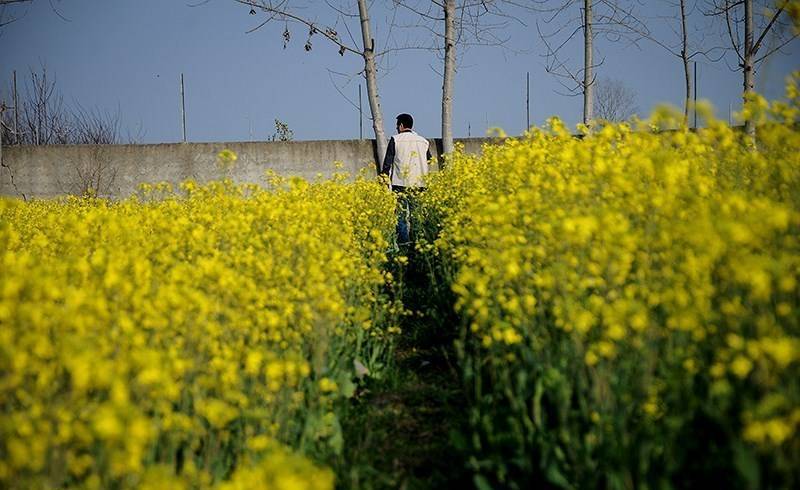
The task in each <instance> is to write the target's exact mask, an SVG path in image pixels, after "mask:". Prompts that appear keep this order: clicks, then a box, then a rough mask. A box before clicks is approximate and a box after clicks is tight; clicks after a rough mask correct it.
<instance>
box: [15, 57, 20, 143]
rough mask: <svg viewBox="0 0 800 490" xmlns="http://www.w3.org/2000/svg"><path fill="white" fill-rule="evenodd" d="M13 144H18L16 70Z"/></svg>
mask: <svg viewBox="0 0 800 490" xmlns="http://www.w3.org/2000/svg"><path fill="white" fill-rule="evenodd" d="M14 144H15V145H18V144H19V100H18V99H17V70H14Z"/></svg>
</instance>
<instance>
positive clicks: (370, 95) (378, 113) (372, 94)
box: [358, 0, 387, 168]
mask: <svg viewBox="0 0 800 490" xmlns="http://www.w3.org/2000/svg"><path fill="white" fill-rule="evenodd" d="M358 15H359V17H360V18H361V37H362V38H363V40H364V77H365V78H366V81H367V100H368V101H369V108H370V111H371V112H372V129H373V130H374V131H375V141H376V143H377V147H378V168H380V167H381V166H382V165H383V158H384V157H385V156H386V146H387V142H386V133H385V132H384V129H383V111H382V110H381V99H380V96H379V95H378V77H377V69H376V67H375V40H374V39H373V38H372V31H371V30H370V27H369V12H368V11H367V2H366V0H358Z"/></svg>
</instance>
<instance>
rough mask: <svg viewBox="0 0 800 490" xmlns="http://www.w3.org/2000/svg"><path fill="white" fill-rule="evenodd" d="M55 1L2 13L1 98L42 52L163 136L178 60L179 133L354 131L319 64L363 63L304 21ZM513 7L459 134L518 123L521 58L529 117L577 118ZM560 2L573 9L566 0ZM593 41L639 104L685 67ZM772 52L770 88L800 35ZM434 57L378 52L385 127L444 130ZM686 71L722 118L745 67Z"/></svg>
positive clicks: (332, 67) (569, 49) (159, 2)
mask: <svg viewBox="0 0 800 490" xmlns="http://www.w3.org/2000/svg"><path fill="white" fill-rule="evenodd" d="M52 2H53V4H54V5H55V6H56V7H57V8H58V12H59V13H60V16H59V15H57V14H56V13H54V12H53V11H52V9H51V7H50V3H48V1H46V0H34V2H33V3H32V4H30V5H29V6H24V7H17V8H16V9H15V10H14V11H10V10H9V12H7V13H13V14H17V15H20V14H24V15H23V16H22V18H20V19H19V20H18V21H17V22H14V23H12V24H9V25H7V26H5V27H3V28H2V30H0V53H2V54H1V55H0V81H2V84H1V85H2V89H0V98H5V99H6V100H8V98H9V93H10V90H9V87H10V80H11V73H12V70H17V76H18V80H19V82H20V83H21V82H22V80H23V79H24V78H25V77H26V73H27V72H28V70H29V69H30V68H34V69H35V68H37V67H39V66H41V65H42V64H44V65H46V67H47V70H48V73H50V74H51V75H55V77H56V80H57V86H58V89H59V91H60V93H61V94H62V95H63V97H64V101H65V103H67V104H75V103H80V104H81V105H82V106H84V107H89V108H96V109H99V110H102V111H116V110H117V109H118V110H119V112H120V114H121V119H122V120H121V123H122V132H123V138H124V137H125V136H126V133H128V132H130V133H131V134H135V133H141V136H142V137H141V138H140V140H141V141H143V142H150V143H162V142H174V141H179V140H180V138H181V124H180V91H179V80H180V74H181V73H184V76H185V80H186V112H187V132H188V139H189V140H190V141H246V140H251V139H253V140H263V139H266V138H267V137H268V136H269V135H271V134H272V133H273V132H274V123H273V121H274V119H275V118H279V119H281V120H283V121H285V122H287V123H288V124H289V127H290V128H291V129H292V130H293V131H294V135H295V139H299V140H313V139H349V138H358V134H359V133H358V111H357V109H355V108H354V107H353V106H352V105H351V104H350V103H349V102H348V101H347V100H345V98H344V97H343V96H342V95H340V93H339V92H338V91H337V88H336V86H334V83H333V81H332V77H333V80H335V81H336V82H337V83H338V84H339V85H343V87H342V90H343V91H344V92H346V93H347V95H349V96H350V97H351V98H353V99H354V100H357V91H358V83H359V81H360V79H359V78H358V77H356V78H353V79H352V80H351V81H350V83H349V84H348V85H345V84H346V82H347V78H344V77H340V76H335V75H332V74H331V72H338V73H347V74H355V73H357V72H358V71H359V70H361V69H362V67H363V62H361V60H360V58H358V57H356V56H354V55H352V54H350V53H348V54H345V56H343V57H341V56H339V54H338V53H337V50H336V47H334V46H332V45H331V44H329V43H328V42H327V41H326V40H325V39H323V38H322V37H320V36H315V37H314V38H313V49H312V50H311V51H310V52H306V51H305V49H304V44H305V41H306V38H307V29H304V28H303V27H300V26H297V25H295V26H292V25H290V26H289V29H290V31H291V33H292V40H291V42H290V43H289V45H288V46H287V47H286V49H284V48H283V39H282V33H283V30H284V24H283V23H281V22H272V23H269V24H267V25H265V26H264V27H262V28H261V29H259V30H257V31H255V32H253V33H250V34H248V33H246V31H247V30H249V29H251V28H252V27H254V26H256V25H257V24H258V23H259V22H260V21H261V20H263V18H264V17H263V14H258V15H249V14H248V10H249V9H248V8H246V7H244V6H242V5H239V4H236V3H235V2H233V1H232V0H210V1H209V2H207V3H204V4H201V5H197V6H192V4H195V3H198V2H200V0H196V1H194V2H187V1H186V0H61V1H58V0H52ZM352 3H353V4H354V3H355V2H352ZM639 3H640V5H641V6H640V7H639V12H640V13H641V14H642V15H643V16H646V17H656V16H658V15H659V14H663V13H664V12H665V11H664V9H665V8H666V7H665V6H664V5H665V4H664V2H660V1H658V0H646V1H644V2H639ZM304 5H305V8H303V9H302V10H301V11H300V12H301V13H302V15H303V16H305V17H308V18H311V19H314V20H316V21H318V22H320V23H323V24H335V23H336V22H337V20H336V15H335V13H334V12H333V11H332V10H331V9H330V7H328V6H327V5H326V4H325V2H324V1H322V0H318V1H316V0H315V1H307V2H305V3H304ZM391 5H392V2H391V1H390V0H385V1H383V0H375V1H374V2H373V3H372V4H371V11H370V13H371V16H372V21H373V28H374V30H375V38H376V42H378V46H377V50H378V51H380V50H381V43H385V42H386V39H387V31H388V26H389V25H390V23H391V22H390V19H391V16H392V10H391V8H390V7H391ZM510 13H511V15H512V17H514V19H515V20H512V21H511V22H510V23H509V25H507V26H505V27H503V28H502V29H500V30H499V31H498V32H497V34H498V35H499V36H501V37H503V38H507V39H508V41H507V43H506V47H505V48H498V47H471V48H469V49H467V50H466V51H465V52H464V51H461V52H460V53H459V54H460V55H461V57H460V63H459V68H458V73H457V75H456V81H455V100H454V119H453V126H454V132H455V136H456V137H462V136H467V135H468V133H470V134H471V135H472V136H482V135H484V134H485V132H486V129H487V127H492V126H498V127H501V128H503V129H504V130H505V131H506V132H507V133H509V134H519V133H520V132H522V131H523V130H524V127H525V119H526V117H525V73H526V72H530V77H531V122H532V124H537V125H539V124H542V123H543V121H544V120H545V119H546V118H548V117H549V116H552V115H558V116H560V117H562V118H563V119H564V120H566V121H567V122H568V123H569V124H571V125H572V124H575V123H576V122H578V121H579V120H580V117H581V110H582V109H581V107H582V106H581V98H580V97H568V96H562V95H559V94H558V93H557V92H558V91H562V92H563V88H562V87H561V85H559V83H558V81H557V80H556V79H555V78H554V77H553V76H552V75H549V74H548V73H546V71H545V59H544V58H543V57H542V54H543V53H544V51H545V49H544V46H543V45H542V43H541V41H540V40H539V38H538V35H537V29H536V21H537V19H538V20H540V21H541V20H542V17H541V15H536V14H533V13H528V12H521V11H515V12H510ZM571 14H574V15H576V16H577V15H579V12H578V10H577V7H575V11H574V12H571ZM62 17H63V18H62ZM65 19H66V20H65ZM399 19H400V20H396V21H395V23H403V22H405V21H407V20H408V17H407V16H406V17H403V14H401V17H400V18H399ZM403 19H405V20H403ZM666 22H667V21H665V20H663V19H662V20H652V21H651V24H652V25H651V27H652V29H653V30H654V31H655V32H657V33H658V34H659V35H661V36H662V37H663V38H665V39H667V40H668V41H670V40H674V38H670V36H671V34H670V31H669V29H668V26H667V24H666ZM706 23H707V19H705V18H704V17H703V16H702V15H701V13H700V12H699V11H694V12H693V13H692V16H691V18H690V24H691V25H692V29H693V30H698V31H699V30H704V29H705V30H706V39H705V42H704V46H706V47H710V46H712V45H715V44H720V43H721V41H720V40H719V38H718V37H716V36H715V35H714V34H713V33H712V31H711V30H708V27H707V26H706ZM336 25H337V30H338V31H339V32H340V34H343V33H345V32H346V30H345V29H343V28H344V25H343V24H342V22H341V20H340V21H339V23H338V24H336ZM350 28H351V29H352V30H353V34H354V35H358V33H359V31H358V24H357V22H356V21H351V22H350ZM549 28H550V27H549V26H544V29H549ZM343 35H344V34H343ZM695 36H696V34H695ZM359 38H360V37H359ZM391 39H393V42H395V43H396V44H399V45H404V44H407V39H412V41H411V42H416V43H429V42H430V40H431V35H430V34H428V33H426V32H425V31H420V30H410V29H400V28H396V29H394V30H393V31H392V37H391ZM579 41H580V39H576V41H574V42H571V43H569V44H568V45H567V46H566V47H565V49H564V51H563V55H564V57H565V58H568V59H569V60H570V61H571V62H572V65H573V66H574V65H575V64H576V63H578V64H579V63H580V62H581V59H582V45H581V43H580V42H579ZM596 44H597V46H596V54H595V57H596V58H597V59H598V60H601V59H602V60H604V62H603V64H602V65H601V66H600V67H599V68H597V72H598V75H599V76H601V77H611V78H615V79H619V80H621V81H622V82H623V83H625V84H626V85H627V86H629V87H630V88H631V89H633V90H634V91H635V92H636V93H637V103H638V106H639V108H640V111H639V112H640V114H643V115H645V114H647V113H649V112H650V110H651V109H652V108H653V107H654V106H655V105H657V104H659V103H670V104H673V105H676V106H677V105H680V104H681V100H682V97H683V95H682V94H683V82H682V80H683V73H682V69H681V64H680V60H679V59H678V58H676V57H674V56H671V55H669V54H667V53H666V51H664V50H663V49H661V48H658V47H656V46H655V45H653V44H652V43H649V42H647V41H642V42H640V43H639V45H638V47H637V46H633V45H630V44H629V43H625V42H613V41H612V40H609V39H606V38H605V37H602V36H601V37H598V39H597V42H596ZM784 51H785V52H784V53H779V54H776V55H775V56H774V57H772V58H770V60H769V61H768V62H766V63H765V64H763V65H762V66H761V68H760V70H759V72H758V75H757V76H758V84H757V89H758V90H759V91H760V92H762V93H765V94H766V95H767V96H768V97H771V98H775V97H779V96H781V95H782V93H783V86H784V83H785V78H786V76H787V75H788V74H789V73H790V72H791V71H792V70H797V69H798V68H800V63H798V61H800V45H799V43H798V41H797V40H795V41H794V42H793V43H792V44H790V45H789V46H788V47H787V49H785V50H784ZM729 59H732V58H729ZM731 63H732V62H729V64H731ZM440 65H441V61H440V59H439V58H438V57H437V55H436V53H435V52H431V51H397V52H394V53H391V54H389V55H387V56H385V57H384V58H383V59H382V61H381V71H380V79H379V89H380V95H381V101H382V106H383V109H384V117H385V118H386V121H385V124H386V129H387V131H389V134H391V132H392V131H393V127H394V116H395V115H397V114H398V113H400V112H409V113H411V114H413V115H414V117H415V120H416V127H415V129H416V130H417V131H418V132H419V133H421V134H424V135H425V136H429V137H439V136H440V133H441V131H440V128H441V126H440V112H441V85H442V83H441V78H440V76H439V75H438V74H437V72H436V71H435V70H438V71H441V70H440ZM361 83H363V82H361ZM698 86H699V89H698V94H699V96H700V98H707V99H710V100H711V101H712V103H713V104H714V106H715V107H716V108H717V110H718V114H719V115H720V116H721V117H724V118H727V114H728V107H729V104H732V105H733V108H734V110H736V109H737V106H738V104H739V101H740V93H741V86H742V82H741V73H738V72H733V71H731V70H730V69H729V68H728V67H727V66H726V64H725V63H723V62H717V63H711V62H709V61H706V60H704V59H700V63H699V76H698ZM364 114H365V119H364V136H365V137H368V138H369V137H372V131H371V123H370V121H369V120H368V119H367V117H368V114H369V113H368V106H367V101H366V87H364ZM139 128H141V131H139Z"/></svg>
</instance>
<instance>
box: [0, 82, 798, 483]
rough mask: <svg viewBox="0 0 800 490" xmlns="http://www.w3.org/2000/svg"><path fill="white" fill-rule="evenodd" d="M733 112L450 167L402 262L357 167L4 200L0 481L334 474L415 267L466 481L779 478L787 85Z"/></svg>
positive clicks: (791, 404)
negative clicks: (261, 181)
mask: <svg viewBox="0 0 800 490" xmlns="http://www.w3.org/2000/svg"><path fill="white" fill-rule="evenodd" d="M748 111H750V112H749V113H748V115H749V116H751V117H754V118H756V119H757V120H758V121H759V123H760V127H759V136H758V139H757V141H756V144H755V146H754V145H753V142H752V141H751V140H750V139H749V138H748V137H747V135H745V134H743V133H742V132H740V131H738V130H734V129H731V128H729V127H728V126H727V124H725V123H722V122H720V121H716V120H714V119H713V118H712V117H710V116H707V118H706V119H707V121H706V123H707V124H706V126H707V127H706V128H705V129H702V130H699V131H696V132H695V131H689V130H687V129H686V128H685V127H683V126H682V125H681V116H680V115H676V114H674V113H672V112H670V111H668V110H664V111H660V112H658V113H656V114H655V115H654V116H653V117H652V118H651V119H650V120H648V121H646V122H642V123H638V124H637V125H633V126H632V125H624V124H623V125H605V126H602V127H598V128H596V129H595V130H593V131H591V132H589V131H584V134H583V135H582V137H578V138H576V137H575V136H573V135H572V134H571V133H570V132H569V131H568V130H567V128H566V127H565V126H564V125H563V124H562V123H561V122H560V121H558V120H557V119H553V120H551V121H550V123H549V125H548V127H546V128H544V129H535V130H532V131H531V132H529V133H528V134H526V135H525V136H524V137H522V138H518V139H508V140H507V141H505V143H503V144H502V145H496V146H486V147H485V148H484V152H483V155H482V156H473V155H466V154H463V153H458V152H457V153H456V154H454V155H453V156H451V157H449V158H448V159H447V160H446V162H445V163H446V165H445V167H444V169H443V170H442V171H440V172H437V173H434V174H432V175H431V176H430V178H429V180H428V188H427V190H426V191H425V192H424V193H421V194H420V195H419V196H418V197H417V201H416V205H415V206H414V210H413V212H414V216H413V221H412V225H413V226H412V230H413V231H414V233H415V235H416V248H415V250H414V251H412V252H411V254H410V256H409V257H408V258H407V257H405V256H403V255H400V254H399V253H398V252H397V249H396V247H395V246H393V242H394V235H395V225H396V217H395V208H396V205H397V199H396V197H395V196H394V195H393V194H392V193H391V192H390V191H389V190H388V189H387V188H386V186H385V185H384V184H383V183H381V182H377V181H374V180H373V179H358V180H356V181H355V182H348V181H346V179H345V178H344V177H336V178H334V179H332V180H330V181H323V182H316V183H308V182H305V181H303V180H300V179H289V180H283V179H278V178H272V179H271V180H270V183H269V185H268V186H266V187H259V186H256V185H237V184H234V183H233V182H232V181H230V180H229V179H224V180H221V181H219V182H211V183H208V184H204V185H198V184H197V183H194V182H191V181H187V182H185V183H183V184H181V185H180V186H179V187H178V188H176V189H172V188H171V187H170V186H169V185H167V184H161V185H154V186H143V187H142V190H141V191H140V192H139V193H138V194H137V195H135V196H132V197H130V198H128V199H125V200H122V201H107V200H102V199H95V198H91V197H84V198H64V199H60V200H41V201H31V202H27V203H25V202H21V201H18V200H12V199H0V267H1V268H2V275H1V276H0V486H2V487H3V488H87V489H88V488H187V489H189V488H192V489H195V488H226V489H227V488H230V489H234V488H236V489H239V488H240V489H246V488H247V489H249V488H275V489H285V490H294V489H330V488H334V486H336V485H337V484H338V485H340V486H341V485H342V481H343V480H342V479H341V478H338V476H337V475H335V474H334V472H333V469H332V468H333V467H334V466H335V465H333V464H332V463H331V462H332V461H337V458H340V455H341V454H342V452H343V451H345V450H346V447H345V445H346V444H347V441H348V434H345V433H344V432H343V430H342V426H343V424H342V417H344V416H346V414H347V410H346V407H347V406H348V403H349V400H350V399H351V398H352V397H353V395H354V393H356V392H357V391H358V390H359V387H360V386H361V385H362V384H363V383H365V382H366V381H365V380H366V379H369V380H371V381H370V382H373V383H376V382H377V383H380V382H381V373H382V372H385V371H389V370H391V369H392V366H393V348H394V346H395V343H396V340H397V339H398V338H399V336H401V335H403V332H402V331H401V328H400V327H401V326H402V325H403V319H404V318H407V317H408V316H409V314H408V313H409V312H407V311H406V309H405V307H404V305H403V303H402V299H403V293H402V289H403V285H402V279H401V276H398V277H395V276H393V275H392V273H391V272H389V271H390V270H394V269H393V268H392V264H394V267H398V266H402V265H403V264H405V263H406V262H407V261H408V260H411V261H414V262H415V263H416V264H425V267H426V268H427V270H428V271H430V278H429V281H430V284H431V285H432V286H433V287H435V288H438V289H439V290H440V291H441V292H442V294H441V298H446V299H447V300H446V301H443V302H442V304H441V305H440V306H439V307H440V308H442V309H444V310H453V309H454V310H455V312H456V313H457V314H458V317H459V318H460V323H457V324H453V325H451V328H452V329H454V330H457V331H458V332H459V333H458V335H457V337H458V340H457V342H456V345H455V351H456V368H457V370H458V372H459V376H460V379H461V383H462V386H463V390H464V392H465V394H466V400H467V406H466V407H465V412H466V413H467V418H468V427H467V428H466V430H467V433H466V434H463V437H461V438H460V440H462V441H463V446H464V447H460V446H458V445H454V447H453V457H454V463H453V464H464V465H467V466H468V468H469V471H470V472H471V475H472V478H473V483H474V484H475V486H476V487H477V488H481V489H484V488H532V487H540V486H541V487H545V488H551V487H554V488H614V489H617V488H619V489H623V488H626V489H627V488H673V487H678V488H683V487H698V486H707V485H712V484H713V485H714V487H717V486H722V487H725V488H792V487H794V488H796V487H797V486H798V485H800V470H798V468H799V467H800V465H798V461H800V432H799V430H798V429H800V284H798V281H800V130H798V121H800V94H799V93H798V90H797V86H796V85H795V84H793V85H790V87H789V92H788V102H786V101H784V102H775V103H772V104H768V103H766V102H764V101H763V100H760V99H758V100H756V101H755V103H754V104H753V105H751V106H750V108H749V109H748ZM234 161H235V155H232V154H229V153H223V154H221V156H220V165H221V167H222V168H223V169H224V167H226V166H228V165H229V164H231V163H233V162H234ZM388 377H390V376H387V378H388ZM420 416H424V414H420ZM338 461H341V459H338ZM459 461H463V463H461V462H459ZM457 462H458V463H457ZM365 487H368V485H365Z"/></svg>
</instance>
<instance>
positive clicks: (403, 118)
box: [397, 114, 414, 131]
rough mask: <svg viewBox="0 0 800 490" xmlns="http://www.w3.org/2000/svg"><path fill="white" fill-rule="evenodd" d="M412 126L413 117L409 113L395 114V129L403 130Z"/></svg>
mask: <svg viewBox="0 0 800 490" xmlns="http://www.w3.org/2000/svg"><path fill="white" fill-rule="evenodd" d="M413 127H414V118H413V117H411V114H400V115H399V116H397V130H398V131H403V130H406V129H411V128H413Z"/></svg>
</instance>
